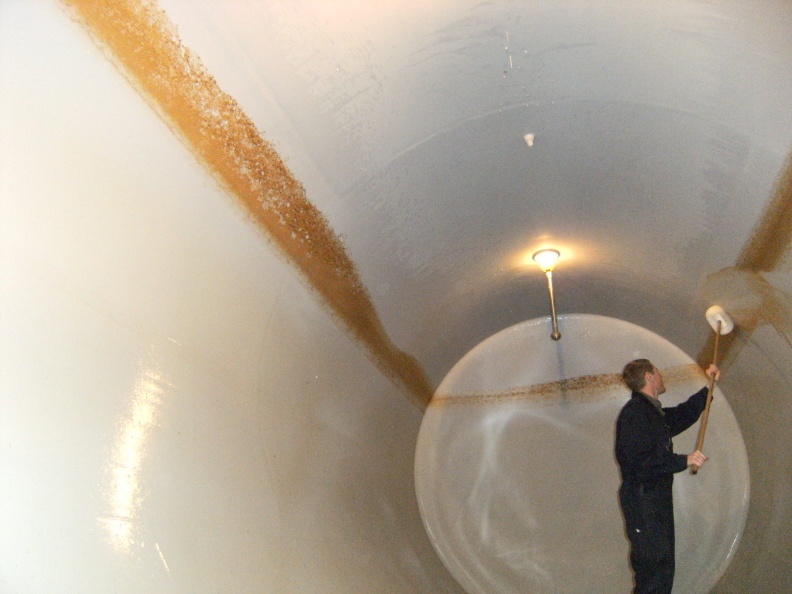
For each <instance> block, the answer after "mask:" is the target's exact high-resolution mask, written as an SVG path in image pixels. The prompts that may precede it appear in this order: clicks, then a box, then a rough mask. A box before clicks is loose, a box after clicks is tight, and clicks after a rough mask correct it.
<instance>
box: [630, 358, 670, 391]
mask: <svg viewBox="0 0 792 594" xmlns="http://www.w3.org/2000/svg"><path fill="white" fill-rule="evenodd" d="M622 379H623V380H624V383H625V384H627V387H628V388H630V390H632V391H634V392H643V393H644V394H648V395H649V396H652V397H653V398H657V397H658V396H660V394H662V393H664V392H665V384H663V376H662V375H660V372H659V371H658V370H657V367H655V366H654V365H653V364H652V362H651V361H649V359H635V360H634V361H630V362H629V363H627V365H625V366H624V370H623V371H622Z"/></svg>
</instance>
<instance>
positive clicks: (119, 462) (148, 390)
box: [98, 361, 172, 553]
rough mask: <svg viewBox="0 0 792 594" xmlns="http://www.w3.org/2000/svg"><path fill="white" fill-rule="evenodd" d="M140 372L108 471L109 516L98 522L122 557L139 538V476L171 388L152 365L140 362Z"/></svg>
mask: <svg viewBox="0 0 792 594" xmlns="http://www.w3.org/2000/svg"><path fill="white" fill-rule="evenodd" d="M139 369H140V371H139V372H138V374H137V378H136V380H135V385H134V388H133V390H132V395H131V400H130V403H129V406H128V408H127V410H126V411H125V412H124V413H123V414H122V415H121V417H120V419H119V422H118V430H117V432H116V435H115V439H114V442H113V449H112V454H111V457H110V459H109V460H108V462H107V466H106V467H105V472H104V475H105V476H104V485H103V490H102V491H103V492H102V496H103V499H104V502H105V509H106V510H107V512H106V513H105V514H104V515H102V516H100V517H99V518H98V519H99V524H100V526H102V528H103V530H104V533H105V537H106V539H107V541H108V542H109V544H110V545H111V546H112V547H113V548H114V549H115V550H116V551H118V552H121V553H129V552H131V551H132V548H133V545H134V544H135V542H136V540H137V538H138V535H139V527H138V526H137V524H136V522H137V518H138V514H139V510H140V506H141V503H142V495H141V488H140V482H141V479H140V472H141V469H142V466H143V461H144V460H145V457H146V454H147V443H148V441H149V437H150V435H151V433H152V430H153V429H154V428H155V427H156V426H157V418H158V416H159V414H160V408H161V405H162V402H163V399H164V397H165V395H166V393H167V392H168V391H169V390H170V389H171V388H172V386H171V385H170V384H169V383H168V382H167V380H165V378H164V377H163V376H162V374H161V373H160V371H159V370H157V369H156V367H155V366H154V365H153V364H151V362H148V363H147V362H146V361H141V362H140V364H139Z"/></svg>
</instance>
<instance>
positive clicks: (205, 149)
mask: <svg viewBox="0 0 792 594" xmlns="http://www.w3.org/2000/svg"><path fill="white" fill-rule="evenodd" d="M62 1H63V2H64V3H65V4H66V5H67V6H69V7H71V9H72V10H73V12H74V14H75V15H76V17H77V19H78V20H79V21H80V22H81V23H82V24H83V25H84V26H85V27H86V28H87V30H88V31H89V33H90V34H91V36H92V37H93V38H94V39H95V40H97V41H98V42H99V44H100V46H102V47H104V48H106V49H107V50H109V52H110V54H111V57H112V58H113V59H114V61H115V62H116V63H117V64H118V65H119V66H120V69H121V70H122V72H123V73H124V74H125V75H126V76H127V78H128V79H129V80H130V82H131V83H132V84H133V85H134V86H135V87H136V88H137V89H138V91H139V92H141V93H142V94H143V96H144V97H146V98H147V100H148V101H149V102H150V103H151V104H152V105H153V106H154V108H155V109H156V110H157V111H158V112H159V114H160V115H161V117H162V118H163V119H164V120H165V121H166V123H167V124H168V125H169V126H170V127H171V129H172V130H173V131H174V132H175V133H176V134H177V135H178V136H179V137H180V138H182V139H183V141H184V142H185V144H186V145H187V146H188V148H189V149H190V150H191V151H192V152H193V153H194V154H195V155H196V156H197V157H198V159H199V160H200V161H201V162H202V163H203V164H204V165H205V166H206V167H207V169H208V170H209V171H210V172H211V173H212V174H213V175H214V176H215V178H216V179H218V180H219V181H220V183H221V184H222V185H223V186H224V187H225V188H226V189H227V190H228V191H229V192H230V193H231V194H233V195H234V196H236V197H237V198H238V199H239V200H240V201H241V202H242V204H243V205H244V206H245V208H246V209H247V211H248V212H249V213H250V215H251V216H252V218H253V220H254V221H255V222H256V223H257V224H258V225H259V226H260V227H261V228H262V229H264V230H265V231H266V232H267V233H268V234H269V236H270V237H271V238H272V239H273V241H274V242H275V244H276V245H277V246H278V247H279V248H280V249H281V250H282V252H283V253H284V254H285V255H286V257H287V258H288V259H289V260H290V261H291V262H293V263H294V265H295V266H296V267H297V268H298V269H299V270H300V271H301V273H302V274H303V275H304V277H305V278H306V279H307V281H308V283H309V285H310V286H311V287H312V288H313V289H315V290H316V291H317V292H318V293H319V294H320V295H321V297H322V299H323V301H324V302H325V303H326V304H327V305H328V306H329V308H330V309H331V311H333V312H334V313H335V314H336V315H338V317H339V318H340V319H341V320H342V321H343V323H344V325H345V326H346V327H347V328H348V329H349V330H350V331H351V333H352V334H353V336H354V337H355V338H356V339H358V340H359V341H361V342H362V343H363V344H364V345H365V346H366V347H367V350H368V352H369V353H370V355H371V357H372V360H373V361H374V362H375V364H376V365H377V366H378V367H379V369H380V370H381V371H382V372H383V373H385V374H386V375H387V376H388V377H389V378H390V379H391V380H393V381H395V382H396V383H397V384H400V385H402V386H404V387H405V388H406V389H407V390H408V392H409V394H410V396H411V398H412V400H413V401H414V402H415V403H416V404H417V405H418V406H419V407H420V408H424V407H425V406H426V404H427V403H428V401H429V399H430V398H431V396H432V392H433V390H432V387H431V385H430V384H429V381H428V380H427V378H426V375H425V373H424V371H423V370H422V368H421V367H420V365H419V364H418V362H417V361H416V360H415V359H414V358H413V357H412V356H410V355H408V354H406V353H404V352H402V351H400V350H399V349H397V348H396V347H395V345H394V344H393V343H392V341H391V340H390V338H389V337H388V336H387V334H386V332H385V330H384V328H383V326H382V323H381V321H380V319H379V317H378V315H377V312H376V310H375V308H374V305H373V303H372V301H371V298H370V296H369V293H368V291H367V290H366V288H365V287H364V286H363V284H362V282H361V281H360V278H359V276H358V274H357V271H356V268H355V266H354V264H353V262H352V261H351V259H350V258H349V256H348V254H347V252H346V249H345V248H344V246H343V244H342V242H341V241H340V239H339V238H338V236H337V235H336V234H335V233H334V232H333V230H332V229H331V228H330V225H329V224H328V222H327V220H326V218H325V217H324V215H323V214H322V213H321V212H320V211H319V210H318V209H317V208H316V207H315V206H314V205H313V204H312V203H311V202H310V201H309V200H308V198H307V196H306V192H305V189H304V188H303V186H302V184H301V183H300V182H299V181H298V180H297V179H295V177H294V176H293V175H292V173H291V172H290V171H289V169H288V168H287V167H286V165H285V164H284V162H283V160H282V159H281V158H280V156H279V155H278V153H277V152H276V151H275V149H274V148H273V147H272V145H271V144H270V143H269V142H268V141H266V140H265V139H264V138H263V137H262V136H261V134H260V133H259V131H258V130H257V129H256V127H255V125H254V124H253V122H252V121H251V120H250V118H248V117H247V115H246V114H245V113H244V112H243V111H242V109H241V108H240V107H239V105H238V104H237V103H236V101H235V100H234V99H233V98H232V97H230V96H229V95H228V94H226V93H225V92H223V91H222V90H221V89H220V88H219V86H218V85H217V83H216V81H215V80H214V78H213V77H212V76H211V75H210V74H209V73H208V72H207V71H206V69H205V68H204V67H203V65H202V63H201V62H200V60H199V59H198V57H197V56H195V55H194V54H193V53H192V52H191V51H190V50H188V49H187V48H185V47H184V46H183V45H182V44H181V42H180V41H179V38H178V36H177V33H176V31H175V28H174V27H173V26H172V25H171V23H170V22H169V20H168V19H167V17H166V16H165V14H164V12H162V11H161V10H160V9H159V8H158V7H157V5H156V3H155V2H143V1H141V0H113V1H108V0H105V1H97V0H62Z"/></svg>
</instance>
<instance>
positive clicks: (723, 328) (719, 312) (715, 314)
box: [706, 305, 734, 334]
mask: <svg viewBox="0 0 792 594" xmlns="http://www.w3.org/2000/svg"><path fill="white" fill-rule="evenodd" d="M706 316H707V321H708V322H709V324H710V326H712V329H713V330H715V332H717V331H718V322H720V323H721V325H720V333H721V334H728V333H729V332H731V331H732V330H734V322H732V321H731V318H730V317H729V314H727V313H726V312H725V311H724V310H723V308H722V307H721V306H719V305H713V306H712V307H710V308H709V309H708V310H707V314H706Z"/></svg>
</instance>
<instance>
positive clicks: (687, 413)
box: [663, 386, 707, 437]
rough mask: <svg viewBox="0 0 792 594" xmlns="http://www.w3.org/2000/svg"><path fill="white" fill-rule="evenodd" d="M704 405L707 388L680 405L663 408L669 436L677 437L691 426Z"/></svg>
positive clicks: (705, 403)
mask: <svg viewBox="0 0 792 594" xmlns="http://www.w3.org/2000/svg"><path fill="white" fill-rule="evenodd" d="M706 405H707V387H706V386H704V387H703V388H701V390H699V391H698V392H696V393H695V394H693V396H691V397H690V398H688V399H687V400H686V401H685V402H683V403H682V404H680V405H678V406H674V407H671V408H664V409H663V412H664V413H665V419H666V424H667V425H668V428H669V430H670V431H671V436H672V437H673V436H675V435H679V434H680V433H682V432H683V431H684V430H685V429H687V428H688V427H690V426H691V425H693V423H695V422H696V421H697V420H698V418H699V417H700V416H701V413H702V412H703V411H704V407H705V406H706Z"/></svg>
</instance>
